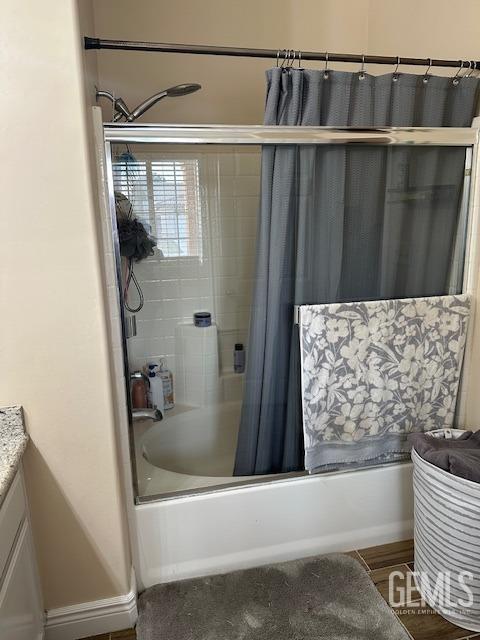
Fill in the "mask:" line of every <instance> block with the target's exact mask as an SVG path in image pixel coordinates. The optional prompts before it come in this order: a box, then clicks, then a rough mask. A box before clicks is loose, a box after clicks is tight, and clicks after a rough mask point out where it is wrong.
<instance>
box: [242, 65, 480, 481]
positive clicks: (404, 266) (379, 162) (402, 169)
mask: <svg viewBox="0 0 480 640" xmlns="http://www.w3.org/2000/svg"><path fill="white" fill-rule="evenodd" d="M424 80H425V77H424V76H423V75H420V76H417V75H411V74H399V75H397V76H394V75H393V74H387V75H382V76H370V75H368V74H365V75H364V76H363V79H362V78H361V76H360V74H358V73H347V72H340V71H330V72H328V74H327V76H325V74H324V73H323V71H316V70H307V69H288V70H286V69H281V68H274V69H270V70H269V71H268V72H267V100H266V109H265V124H266V125H295V126H337V127H345V126H349V127H360V128H362V127H381V126H398V127H408V126H425V127H444V126H449V127H469V126H470V125H471V121H472V117H473V115H474V113H475V106H476V97H477V88H478V80H477V79H475V78H463V79H461V80H460V82H459V83H458V84H454V83H453V82H452V79H451V78H448V77H437V76H428V77H427V78H426V80H427V81H426V82H425V81H424ZM464 162H465V150H464V149H462V148H455V147H448V148H447V147H443V148H437V147H425V148H420V147H395V148H386V147H375V146H370V145H369V146H363V145H362V146H360V147H348V146H344V145H341V146H336V145H332V146H330V145H328V146H324V145H319V146H313V145H312V146H308V145H304V146H297V147H295V146H273V145H272V146H265V147H264V148H263V154H262V178H261V206H260V215H259V226H258V235H257V256H256V276H255V278H256V281H255V291H254V299H253V304H252V314H251V321H250V336H249V344H248V351H247V358H248V361H247V370H246V379H245V393H244V401H243V407H242V417H241V423H240V430H239V436H238V443H237V453H236V461H235V470H234V473H235V475H253V474H267V473H279V472H286V471H294V470H299V469H303V453H304V452H303V436H302V412H301V397H300V370H299V368H300V363H299V345H298V335H297V330H298V328H297V327H296V326H295V325H294V323H293V306H294V304H315V303H317V304H318V303H325V302H335V301H353V300H373V299H380V298H400V297H409V296H429V295H441V294H444V293H447V292H450V293H455V292H456V289H455V286H454V285H452V284H451V283H450V282H449V276H450V270H451V269H450V267H451V259H452V252H453V247H454V244H455V241H456V232H457V226H458V210H459V207H458V203H459V199H460V196H461V184H462V176H463V171H464ZM452 287H453V290H452Z"/></svg>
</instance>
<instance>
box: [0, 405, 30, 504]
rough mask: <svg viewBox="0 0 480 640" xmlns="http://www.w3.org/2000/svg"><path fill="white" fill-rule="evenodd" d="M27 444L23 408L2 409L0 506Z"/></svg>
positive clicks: (0, 415)
mask: <svg viewBox="0 0 480 640" xmlns="http://www.w3.org/2000/svg"><path fill="white" fill-rule="evenodd" d="M27 442H28V436H27V434H26V433H25V426H24V422H23V411H22V407H21V406H20V405H15V406H13V407H0V505H1V504H2V502H3V499H4V498H5V496H6V494H7V491H8V489H9V487H10V484H11V482H12V480H13V478H14V477H15V474H16V472H17V470H18V467H19V466H20V462H21V460H22V455H23V452H24V451H25V448H26V446H27Z"/></svg>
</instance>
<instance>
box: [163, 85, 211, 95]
mask: <svg viewBox="0 0 480 640" xmlns="http://www.w3.org/2000/svg"><path fill="white" fill-rule="evenodd" d="M201 88H202V85H201V84H194V83H193V84H177V85H176V86H175V87H170V89H166V92H167V96H168V97H169V98H177V97H178V96H186V95H188V94H189V93H195V91H198V90H199V89H201Z"/></svg>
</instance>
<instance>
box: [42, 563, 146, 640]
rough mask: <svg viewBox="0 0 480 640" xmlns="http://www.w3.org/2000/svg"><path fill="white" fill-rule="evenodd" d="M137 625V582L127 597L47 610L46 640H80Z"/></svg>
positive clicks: (122, 596) (133, 582) (116, 597)
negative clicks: (80, 639)
mask: <svg viewBox="0 0 480 640" xmlns="http://www.w3.org/2000/svg"><path fill="white" fill-rule="evenodd" d="M132 575H134V574H133V572H132ZM136 622H137V590H136V585H135V580H134V579H133V580H132V588H131V590H130V591H129V593H126V594H125V595H121V596H115V597H114V598H106V599H104V600H95V601H93V602H82V603H81V604H74V605H72V606H70V607H61V608H59V609H50V610H49V611H47V615H46V624H45V640H78V639H79V638H86V637H87V636H95V635H99V634H102V633H109V632H111V631H119V630H121V629H129V628H131V627H133V626H135V623H136Z"/></svg>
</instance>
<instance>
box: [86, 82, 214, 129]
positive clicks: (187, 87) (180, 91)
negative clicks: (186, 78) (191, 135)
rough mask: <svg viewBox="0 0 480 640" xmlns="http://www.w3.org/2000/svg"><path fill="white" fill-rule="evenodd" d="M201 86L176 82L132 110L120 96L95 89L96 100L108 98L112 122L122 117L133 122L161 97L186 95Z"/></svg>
mask: <svg viewBox="0 0 480 640" xmlns="http://www.w3.org/2000/svg"><path fill="white" fill-rule="evenodd" d="M201 88H202V86H201V85H200V84H195V83H190V84H177V85H176V86H174V87H169V88H168V89H164V90H163V91H159V92H158V93H155V94H154V95H153V96H150V98H147V99H146V100H144V101H143V102H141V103H140V104H139V105H138V106H137V107H135V109H133V111H130V109H129V108H128V107H127V105H126V104H125V102H124V100H123V99H122V98H115V96H114V95H113V94H112V93H110V92H109V91H100V90H98V89H97V94H96V97H97V101H98V99H99V98H108V100H110V102H111V103H112V105H113V108H114V110H115V115H114V117H113V121H114V122H119V121H120V120H122V118H125V121H126V122H134V121H135V120H136V119H137V118H139V117H140V116H141V115H143V114H144V113H145V112H146V111H148V110H149V109H151V108H152V107H153V105H154V104H157V102H159V101H160V100H162V99H163V98H178V97H179V96H186V95H188V94H189V93H194V92H195V91H198V90H199V89H201Z"/></svg>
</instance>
